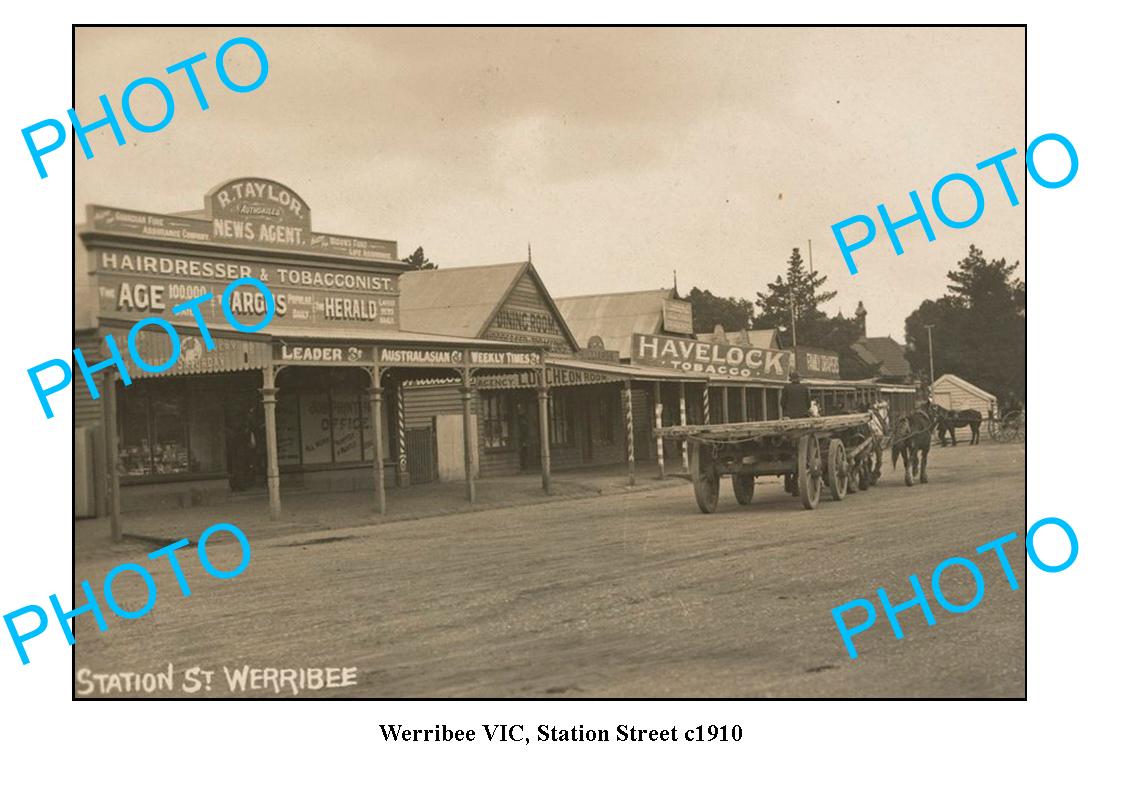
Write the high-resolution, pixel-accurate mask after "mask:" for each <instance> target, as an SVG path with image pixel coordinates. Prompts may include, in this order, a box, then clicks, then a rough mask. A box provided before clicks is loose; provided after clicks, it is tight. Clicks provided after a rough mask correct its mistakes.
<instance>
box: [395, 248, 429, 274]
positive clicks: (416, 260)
mask: <svg viewBox="0 0 1123 796" xmlns="http://www.w3.org/2000/svg"><path fill="white" fill-rule="evenodd" d="M402 262H403V263H405V264H406V265H412V266H413V267H414V268H415V269H416V270H418V271H429V270H436V269H437V264H436V263H435V262H432V261H431V260H430V259H429V258H428V257H426V256H425V249H423V248H422V247H421V246H418V247H417V250H416V251H415V252H414V253H413V254H411V255H410V256H409V257H404V258H402Z"/></svg>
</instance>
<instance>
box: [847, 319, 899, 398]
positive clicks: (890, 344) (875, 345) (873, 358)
mask: <svg viewBox="0 0 1123 796" xmlns="http://www.w3.org/2000/svg"><path fill="white" fill-rule="evenodd" d="M854 315H855V316H856V317H857V318H858V320H860V321H861V322H862V336H861V337H859V338H858V341H857V342H856V343H854V344H853V345H852V346H850V350H851V351H853V352H854V355H855V357H857V359H858V360H859V362H861V363H862V364H863V365H865V366H866V367H869V368H872V369H874V370H875V371H876V373H875V378H876V379H877V380H878V381H882V382H890V383H895V384H904V383H906V382H909V381H911V380H912V366H910V365H909V361H908V360H907V359H905V347H904V346H903V345H901V344H900V343H898V342H897V341H896V340H894V339H893V338H892V337H867V336H866V308H865V307H864V306H862V302H860V301H859V302H858V309H857V310H856V311H855V312H854Z"/></svg>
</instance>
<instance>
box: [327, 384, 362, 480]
mask: <svg viewBox="0 0 1123 796" xmlns="http://www.w3.org/2000/svg"><path fill="white" fill-rule="evenodd" d="M331 423H332V452H333V454H334V458H335V461H336V462H337V463H338V462H357V461H361V460H362V432H361V426H362V420H361V418H360V414H359V395H358V394H357V393H353V392H343V393H340V392H336V391H334V390H333V391H332V394H331Z"/></svg>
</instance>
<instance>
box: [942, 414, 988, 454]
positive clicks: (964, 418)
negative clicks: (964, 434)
mask: <svg viewBox="0 0 1123 796" xmlns="http://www.w3.org/2000/svg"><path fill="white" fill-rule="evenodd" d="M933 406H934V408H935V410H936V433H937V434H938V435H939V437H940V447H941V448H946V447H947V444H948V443H947V439H946V438H945V434H947V432H949V431H950V432H951V444H952V445H953V446H955V445H957V444H958V443H957V442H956V440H955V430H956V429H957V428H963V427H964V426H970V427H971V442H970V443H969V444H971V445H978V444H979V426H981V425H982V423H983V416H982V414H981V413H980V412H979V411H978V410H977V409H960V410H958V411H956V410H949V409H944V408H943V407H940V406H938V405H933Z"/></svg>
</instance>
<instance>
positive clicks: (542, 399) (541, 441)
mask: <svg viewBox="0 0 1123 796" xmlns="http://www.w3.org/2000/svg"><path fill="white" fill-rule="evenodd" d="M538 379H539V381H538V447H539V449H540V450H541V451H542V491H543V492H545V493H546V494H547V495H549V494H551V490H552V488H553V487H552V484H551V480H550V417H549V412H550V388H549V387H548V386H547V385H546V371H545V370H544V369H543V370H541V371H539V374H538Z"/></svg>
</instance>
